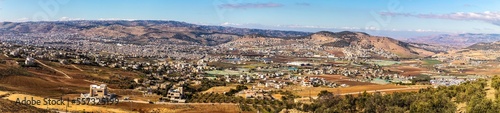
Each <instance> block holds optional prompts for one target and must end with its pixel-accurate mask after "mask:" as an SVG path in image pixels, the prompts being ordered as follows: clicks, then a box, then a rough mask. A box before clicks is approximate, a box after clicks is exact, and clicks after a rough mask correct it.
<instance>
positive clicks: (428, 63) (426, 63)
mask: <svg viewBox="0 0 500 113" xmlns="http://www.w3.org/2000/svg"><path fill="white" fill-rule="evenodd" d="M440 63H441V61H439V60H432V59H426V60H424V65H434V64H440Z"/></svg>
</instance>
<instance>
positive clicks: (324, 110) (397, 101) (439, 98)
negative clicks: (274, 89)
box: [297, 80, 499, 113]
mask: <svg viewBox="0 0 500 113" xmlns="http://www.w3.org/2000/svg"><path fill="white" fill-rule="evenodd" d="M485 85H486V81H484V80H479V81H476V82H466V83H464V84H461V85H457V86H448V87H444V86H443V87H438V88H427V89H421V90H419V91H418V92H395V93H392V94H386V95H382V94H381V93H374V94H369V93H366V92H365V93H362V94H360V95H358V96H357V97H354V96H352V95H346V96H339V95H335V94H333V93H331V92H328V91H322V92H321V93H320V94H318V99H316V100H314V103H312V104H304V105H302V106H297V109H300V110H303V111H310V112H320V113H335V112H342V113H345V112H347V113H355V112H373V113H386V112H387V113H403V112H411V113H453V112H455V111H456V110H457V106H456V103H462V102H465V103H467V111H468V112H471V113H474V112H482V113H486V112H495V111H499V109H497V107H496V104H495V103H494V102H492V101H491V100H487V99H485V95H486V93H485V91H484V87H485Z"/></svg>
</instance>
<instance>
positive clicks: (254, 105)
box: [188, 92, 288, 112]
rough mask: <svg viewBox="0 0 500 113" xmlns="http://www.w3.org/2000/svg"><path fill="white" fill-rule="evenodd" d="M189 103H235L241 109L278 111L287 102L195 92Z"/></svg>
mask: <svg viewBox="0 0 500 113" xmlns="http://www.w3.org/2000/svg"><path fill="white" fill-rule="evenodd" d="M188 102H190V103H235V104H238V105H239V107H240V109H241V110H242V111H260V112H279V111H281V110H282V109H283V108H285V107H286V106H288V105H287V103H285V102H283V101H279V100H274V99H270V98H263V99H256V98H253V99H250V98H243V97H241V96H228V95H225V94H220V93H213V92H212V93H197V94H194V95H193V96H192V98H191V99H189V100H188Z"/></svg>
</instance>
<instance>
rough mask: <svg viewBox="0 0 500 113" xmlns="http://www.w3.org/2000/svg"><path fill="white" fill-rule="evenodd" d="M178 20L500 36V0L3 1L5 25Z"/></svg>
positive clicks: (0, 12)
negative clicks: (12, 22)
mask: <svg viewBox="0 0 500 113" xmlns="http://www.w3.org/2000/svg"><path fill="white" fill-rule="evenodd" d="M82 19H84V20H117V19H120V20H122V19H125V20H176V21H184V22H189V23H196V24H207V25H225V26H236V27H251V28H266V29H286V30H301V31H318V30H353V31H368V32H375V33H380V34H384V33H391V32H398V33H402V32H413V33H424V34H425V33H433V32H438V33H442V32H446V33H465V32H467V33H499V32H500V1H498V0H0V21H15V22H22V21H40V20H49V21H56V20H61V21H66V20H82Z"/></svg>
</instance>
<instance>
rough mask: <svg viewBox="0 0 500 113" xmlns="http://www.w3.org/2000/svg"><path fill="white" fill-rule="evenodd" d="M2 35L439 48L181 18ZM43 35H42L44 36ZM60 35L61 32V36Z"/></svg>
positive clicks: (409, 51) (21, 29)
mask: <svg viewBox="0 0 500 113" xmlns="http://www.w3.org/2000/svg"><path fill="white" fill-rule="evenodd" d="M0 34H2V35H6V34H8V35H9V36H11V35H13V36H15V35H23V34H30V35H33V36H36V35H37V34H44V35H43V36H53V35H52V34H78V35H81V36H84V37H96V38H108V39H113V40H122V41H123V40H125V41H127V42H137V43H148V42H151V41H155V40H162V39H165V40H168V41H177V42H182V43H184V44H185V42H188V43H191V44H199V45H208V46H214V45H219V44H224V43H228V42H231V41H235V40H237V39H240V38H245V37H265V38H273V39H280V40H283V39H284V40H290V39H301V40H307V41H310V42H312V43H314V44H317V45H321V46H333V47H339V48H344V47H349V46H359V47H362V48H367V49H369V48H376V49H382V50H385V51H389V52H392V53H394V54H397V55H399V56H408V57H409V56H429V55H432V54H434V53H435V52H437V51H438V50H433V49H429V48H428V47H432V46H430V45H425V44H416V43H406V42H402V41H398V40H395V39H392V38H389V37H378V36H370V35H369V34H366V33H361V32H349V31H344V32H337V33H333V32H327V31H322V32H317V33H310V32H298V31H279V30H262V29H247V28H234V27H222V26H205V25H195V24H190V23H185V22H178V21H156V20H137V21H88V20H85V21H55V22H22V23H13V22H3V23H0ZM47 34H50V35H47ZM41 36H42V35H41ZM57 36H60V35H57Z"/></svg>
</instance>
